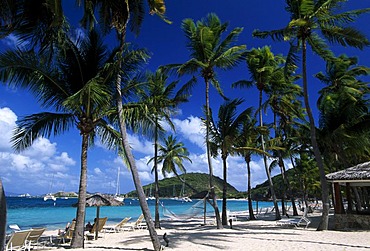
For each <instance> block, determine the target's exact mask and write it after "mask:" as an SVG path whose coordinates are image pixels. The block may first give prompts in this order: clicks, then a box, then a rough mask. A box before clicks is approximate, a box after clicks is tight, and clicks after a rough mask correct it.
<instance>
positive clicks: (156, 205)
mask: <svg viewBox="0 0 370 251" xmlns="http://www.w3.org/2000/svg"><path fill="white" fill-rule="evenodd" d="M157 123H158V119H156V121H155V124H156V126H155V129H154V130H155V132H154V133H155V135H154V137H155V139H154V182H155V189H154V190H155V191H154V196H155V213H154V214H155V216H154V218H155V220H154V225H155V228H161V225H160V222H159V182H158V162H157V161H158V127H157Z"/></svg>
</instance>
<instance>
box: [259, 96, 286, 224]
mask: <svg viewBox="0 0 370 251" xmlns="http://www.w3.org/2000/svg"><path fill="white" fill-rule="evenodd" d="M259 120H260V126H261V127H262V126H263V120H262V90H260V93H259ZM261 147H262V151H263V152H266V150H265V140H264V138H263V135H262V134H261ZM263 163H264V165H265V171H266V175H267V180H268V182H269V187H270V193H271V197H272V201H273V203H274V208H275V220H280V219H281V216H280V212H279V206H278V204H277V200H276V195H275V189H274V184H273V182H272V178H271V174H270V170H269V167H268V165H267V158H266V155H265V154H264V155H263Z"/></svg>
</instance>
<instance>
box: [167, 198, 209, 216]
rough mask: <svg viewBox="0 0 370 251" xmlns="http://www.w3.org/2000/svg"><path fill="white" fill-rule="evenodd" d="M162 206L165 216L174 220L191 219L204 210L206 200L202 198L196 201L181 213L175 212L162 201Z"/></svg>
mask: <svg viewBox="0 0 370 251" xmlns="http://www.w3.org/2000/svg"><path fill="white" fill-rule="evenodd" d="M160 205H161V206H162V210H163V211H162V213H163V216H164V217H168V218H170V219H172V220H188V219H191V218H193V217H195V216H197V215H199V214H200V213H202V212H203V211H204V200H200V201H198V202H197V203H195V204H194V205H193V206H191V207H190V208H189V209H186V210H185V211H184V212H183V213H181V214H175V213H174V212H172V211H171V210H169V209H168V208H166V207H165V206H164V205H163V203H160Z"/></svg>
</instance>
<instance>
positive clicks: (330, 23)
mask: <svg viewBox="0 0 370 251" xmlns="http://www.w3.org/2000/svg"><path fill="white" fill-rule="evenodd" d="M344 2H347V0H326V1H319V0H302V1H296V0H286V4H287V7H286V10H287V12H288V13H289V14H290V17H291V20H290V22H289V23H288V25H287V26H286V27H284V28H282V29H279V30H273V31H258V30H256V31H254V32H253V35H254V36H256V37H260V38H266V37H271V38H272V39H274V40H278V41H289V42H290V51H289V54H288V56H287V65H296V61H297V58H298V55H297V53H299V52H302V77H303V93H304V103H305V108H306V112H307V116H308V119H309V122H310V133H311V143H312V148H313V151H314V153H315V159H316V161H317V164H318V166H319V171H320V182H321V188H322V201H323V212H322V218H321V221H320V224H319V226H318V228H317V230H326V229H328V221H329V191H328V184H327V181H326V177H325V169H324V164H323V161H322V156H321V153H320V150H319V147H318V143H317V139H316V128H315V120H314V117H313V115H312V110H311V107H310V103H309V100H308V83H307V67H306V64H307V45H310V47H311V49H312V50H313V52H314V53H316V54H317V55H319V56H320V57H322V58H323V59H325V60H327V61H330V60H333V58H334V56H333V53H332V52H331V50H330V49H329V47H328V43H331V44H339V45H342V46H351V47H355V48H359V49H363V48H364V47H365V46H368V45H370V42H369V41H368V40H367V38H366V37H365V36H364V35H363V34H362V33H361V32H359V31H358V30H357V29H355V28H353V27H350V26H348V24H349V23H352V22H354V21H355V18H356V17H358V16H359V15H361V14H363V13H366V12H369V11H370V8H368V9H362V10H352V11H345V12H341V13H338V12H337V10H338V9H339V7H341V5H342V4H343V3H344Z"/></svg>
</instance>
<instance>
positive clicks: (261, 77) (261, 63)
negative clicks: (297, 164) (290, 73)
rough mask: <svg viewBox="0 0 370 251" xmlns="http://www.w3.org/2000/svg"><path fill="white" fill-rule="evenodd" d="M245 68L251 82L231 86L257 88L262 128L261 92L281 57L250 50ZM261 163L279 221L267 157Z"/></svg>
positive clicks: (263, 49) (274, 72) (262, 137)
mask: <svg viewBox="0 0 370 251" xmlns="http://www.w3.org/2000/svg"><path fill="white" fill-rule="evenodd" d="M246 61H247V67H248V70H249V73H250V74H251V80H250V81H246V80H241V81H238V82H236V83H234V84H233V86H234V87H244V88H245V87H250V86H252V85H253V84H255V85H256V86H257V89H258V91H259V101H258V102H259V104H258V114H259V123H260V126H261V127H262V126H263V116H262V112H263V111H262V101H263V92H264V91H266V89H267V87H268V85H270V81H271V79H273V78H274V77H275V75H276V71H277V69H278V67H279V65H280V64H281V63H282V62H283V58H282V57H281V56H275V55H274V54H273V53H272V52H271V50H270V47H269V46H264V47H263V48H258V49H255V48H254V49H252V50H250V51H248V53H247V56H246ZM260 140H261V146H262V151H263V152H266V149H265V148H266V146H265V138H264V135H262V134H261V136H260ZM263 162H264V165H265V171H266V175H267V179H268V182H269V188H270V193H271V197H272V200H273V203H274V208H275V218H276V220H279V219H281V216H280V212H279V207H278V204H277V199H276V195H275V189H274V184H273V182H272V178H271V173H270V170H269V167H268V164H267V157H266V155H263Z"/></svg>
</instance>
